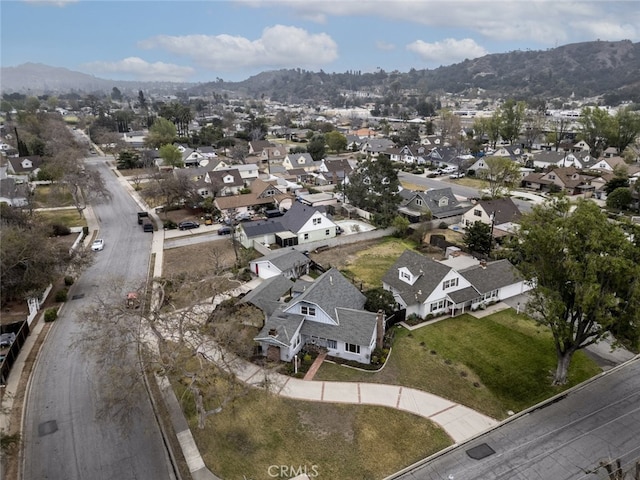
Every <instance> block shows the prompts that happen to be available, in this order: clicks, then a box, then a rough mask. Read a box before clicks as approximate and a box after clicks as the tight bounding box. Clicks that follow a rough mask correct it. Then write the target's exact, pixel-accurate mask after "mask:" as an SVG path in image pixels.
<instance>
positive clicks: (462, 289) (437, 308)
mask: <svg viewBox="0 0 640 480" xmlns="http://www.w3.org/2000/svg"><path fill="white" fill-rule="evenodd" d="M467 258H468V259H470V258H471V257H467ZM473 263H474V264H473V265H472V266H464V268H461V269H459V270H458V269H456V268H454V267H452V266H451V265H447V264H445V263H444V262H438V261H436V260H432V259H430V258H427V257H424V256H422V255H420V254H419V253H416V252H414V251H412V250H405V251H404V252H403V253H402V255H400V257H399V258H398V260H396V262H395V263H394V264H393V266H392V267H391V268H390V269H389V270H388V271H387V272H386V273H385V274H384V276H383V278H382V287H383V288H384V289H385V290H388V291H389V292H391V293H392V294H393V297H394V298H395V299H396V302H397V303H398V305H399V307H400V308H401V309H406V315H412V314H415V315H417V316H419V317H421V318H425V317H426V316H427V315H433V316H437V315H443V314H451V315H456V314H458V313H464V312H466V311H469V310H475V309H478V308H483V306H485V305H487V304H488V303H493V302H498V301H501V300H504V299H507V298H510V297H513V296H515V295H519V294H521V293H523V292H525V291H527V290H529V289H530V286H529V285H528V284H527V283H526V282H525V281H524V279H523V277H522V276H521V275H520V273H519V272H518V271H517V270H516V269H515V267H514V266H513V265H511V263H509V261H508V260H498V261H497V262H490V263H487V262H483V261H475V260H474V259H473ZM463 265H464V264H463Z"/></svg>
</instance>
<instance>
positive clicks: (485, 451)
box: [467, 443, 496, 460]
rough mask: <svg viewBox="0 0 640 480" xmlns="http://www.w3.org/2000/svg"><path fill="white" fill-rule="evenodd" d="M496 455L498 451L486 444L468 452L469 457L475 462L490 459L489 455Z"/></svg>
mask: <svg viewBox="0 0 640 480" xmlns="http://www.w3.org/2000/svg"><path fill="white" fill-rule="evenodd" d="M494 453H496V451H495V450H494V449H493V448H491V447H490V446H489V445H487V444H486V443H483V444H481V445H478V446H477V447H473V448H470V449H469V450H467V455H469V456H470V457H471V458H473V459H474V460H482V459H483V458H485V457H488V456H489V455H493V454H494Z"/></svg>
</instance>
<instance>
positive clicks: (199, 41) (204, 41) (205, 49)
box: [138, 25, 338, 71]
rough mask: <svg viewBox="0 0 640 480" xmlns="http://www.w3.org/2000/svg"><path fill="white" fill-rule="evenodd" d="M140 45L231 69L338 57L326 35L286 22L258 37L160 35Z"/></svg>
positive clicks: (317, 64) (310, 63)
mask: <svg viewBox="0 0 640 480" xmlns="http://www.w3.org/2000/svg"><path fill="white" fill-rule="evenodd" d="M138 45H139V46H140V47H141V48H147V49H150V48H161V49H164V50H166V51H168V52H171V53H173V54H175V55H181V56H185V57H189V58H191V59H193V60H194V61H195V62H197V63H198V64H199V65H202V66H203V67H206V68H210V69H213V70H221V71H233V70H237V69H241V68H263V67H279V68H287V67H309V68H313V67H322V66H324V65H327V64H328V63H330V62H332V61H334V60H335V59H336V58H338V47H337V45H336V42H334V41H333V39H332V38H331V37H330V36H329V35H327V34H325V33H318V34H311V33H309V32H307V31H306V30H304V29H301V28H297V27H290V26H285V25H275V26H273V27H268V28H265V29H264V30H263V32H262V36H261V37H260V38H259V39H257V40H250V39H248V38H245V37H238V36H231V35H185V36H170V35H159V36H156V37H152V38H149V39H147V40H143V41H142V42H139V44H138Z"/></svg>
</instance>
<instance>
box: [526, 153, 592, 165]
mask: <svg viewBox="0 0 640 480" xmlns="http://www.w3.org/2000/svg"><path fill="white" fill-rule="evenodd" d="M531 158H532V160H533V166H534V167H535V168H541V169H547V168H550V167H560V168H566V167H575V168H577V169H582V168H585V166H587V165H589V164H590V163H591V162H593V158H592V157H591V155H590V154H589V152H583V151H579V152H565V151H561V152H546V151H543V152H538V153H536V154H534V155H532V157H531Z"/></svg>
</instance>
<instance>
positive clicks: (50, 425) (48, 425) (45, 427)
mask: <svg viewBox="0 0 640 480" xmlns="http://www.w3.org/2000/svg"><path fill="white" fill-rule="evenodd" d="M57 431H58V423H57V422H56V421H55V420H49V421H48V422H42V423H41V424H40V425H38V435H39V436H40V437H44V436H45V435H49V434H50V433H54V432H57Z"/></svg>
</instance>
